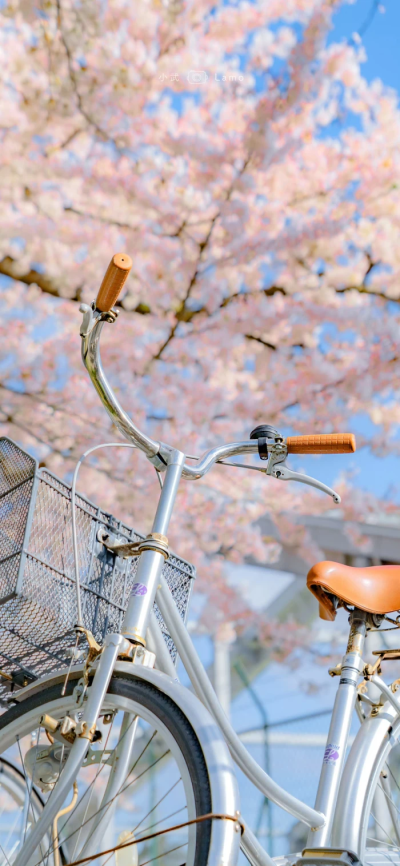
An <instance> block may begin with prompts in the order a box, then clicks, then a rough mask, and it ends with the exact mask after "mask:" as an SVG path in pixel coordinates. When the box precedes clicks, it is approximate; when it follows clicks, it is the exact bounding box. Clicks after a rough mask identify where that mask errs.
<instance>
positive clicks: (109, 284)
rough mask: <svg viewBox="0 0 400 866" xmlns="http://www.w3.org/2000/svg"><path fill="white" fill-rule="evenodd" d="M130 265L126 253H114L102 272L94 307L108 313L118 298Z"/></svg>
mask: <svg viewBox="0 0 400 866" xmlns="http://www.w3.org/2000/svg"><path fill="white" fill-rule="evenodd" d="M131 267H132V259H131V257H130V256H128V255H127V254H126V253H116V254H115V256H113V257H112V259H111V262H110V264H109V266H108V268H107V270H106V272H105V274H104V277H103V282H102V284H101V286H100V288H99V292H98V295H97V298H96V308H97V309H98V310H100V311H101V312H102V313H108V312H109V310H111V309H112V307H113V306H114V304H115V302H116V301H117V300H118V298H119V296H120V294H121V292H122V289H123V288H124V285H125V282H126V280H127V277H128V275H129V271H130V269H131Z"/></svg>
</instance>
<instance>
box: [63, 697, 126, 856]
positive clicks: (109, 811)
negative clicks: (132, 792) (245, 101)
mask: <svg viewBox="0 0 400 866" xmlns="http://www.w3.org/2000/svg"><path fill="white" fill-rule="evenodd" d="M137 724H138V716H132V715H131V714H130V713H124V716H123V720H122V725H121V731H120V736H119V741H118V743H117V746H116V748H115V751H114V761H113V765H112V767H111V770H110V773H109V777H108V781H107V786H106V790H105V791H104V796H103V799H102V802H101V806H100V807H99V809H98V811H97V812H96V814H95V815H94V817H93V820H92V821H90V822H89V828H88V830H87V833H86V835H87V837H88V838H87V841H86V843H85V844H84V845H83V847H82V849H81V850H80V851H79V854H78V855H77V856H78V857H79V859H80V858H81V857H92V856H95V855H96V853H97V852H98V849H99V847H100V848H101V839H104V835H105V833H106V831H107V827H108V826H109V825H110V821H111V820H112V818H113V816H114V813H115V809H116V807H117V803H118V794H119V793H120V791H121V789H122V788H123V785H124V782H125V780H126V778H127V777H128V774H129V771H130V769H131V766H132V764H133V760H132V752H133V748H134V745H135V736H136V728H137ZM100 824H101V835H100V836H99V835H98V834H97V830H98V829H99V827H100Z"/></svg>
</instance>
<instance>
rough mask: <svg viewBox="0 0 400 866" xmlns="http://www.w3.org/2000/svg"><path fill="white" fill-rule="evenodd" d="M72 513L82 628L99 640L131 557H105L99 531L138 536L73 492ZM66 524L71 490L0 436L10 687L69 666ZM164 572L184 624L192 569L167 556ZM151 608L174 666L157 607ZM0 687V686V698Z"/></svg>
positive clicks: (4, 655)
mask: <svg viewBox="0 0 400 866" xmlns="http://www.w3.org/2000/svg"><path fill="white" fill-rule="evenodd" d="M5 454H6V456H5V457H4V455H5ZM17 464H18V465H17ZM23 464H24V469H22V468H21V467H22V466H23ZM13 466H14V477H13ZM4 467H6V470H7V471H6V470H5V469H4ZM5 476H7V477H5ZM14 482H15V483H14ZM28 498H29V504H28ZM75 515H76V524H77V537H78V545H79V562H80V590H81V603H82V611H83V619H84V624H85V626H86V627H87V628H88V629H89V630H90V631H91V632H92V633H93V634H94V636H95V638H96V640H98V641H99V643H102V641H103V640H104V637H105V635H106V634H107V633H108V632H110V631H119V630H120V627H121V624H122V619H123V616H124V613H125V610H126V606H127V602H128V599H129V595H130V593H131V592H132V588H133V587H134V579H135V573H136V569H137V564H138V560H137V558H134V559H132V558H130V559H122V558H121V557H118V556H116V555H115V553H113V552H112V551H110V550H107V548H106V547H105V546H104V545H103V544H102V543H101V541H99V540H98V537H97V536H98V529H99V528H100V527H103V528H105V529H106V530H107V532H108V533H110V534H112V535H113V536H117V537H118V538H120V539H121V541H124V542H125V541H128V542H132V541H140V540H142V539H143V538H144V536H143V535H142V534H140V533H138V532H137V531H136V530H134V529H132V528H131V527H129V526H128V525H127V524H126V523H124V522H122V521H120V520H118V519H117V518H115V517H114V516H113V515H112V514H109V513H108V512H106V511H104V510H103V509H101V507H100V506H97V505H96V504H95V503H93V502H92V501H91V500H90V499H88V498H87V497H85V496H82V494H80V493H76V495H75ZM2 517H3V520H2V519H1V518H2ZM71 517H72V514H71V486H70V485H69V484H67V483H66V482H65V481H63V480H61V479H60V478H58V477H57V476H56V475H54V474H53V473H52V472H49V471H48V470H47V469H46V468H39V466H38V463H37V461H36V460H35V459H34V458H33V457H32V456H31V455H29V454H28V453H27V452H25V451H23V450H22V449H21V448H20V447H19V446H18V445H17V443H15V442H13V441H12V440H10V439H7V438H5V437H4V438H0V668H1V669H2V670H3V672H4V673H5V674H7V675H8V676H11V681H10V680H8V681H6V682H7V683H8V684H9V685H8V689H9V688H10V682H11V686H12V687H15V686H20V685H23V684H24V682H26V681H28V682H29V681H30V680H31V679H34V678H36V677H37V676H40V675H42V674H43V673H48V672H50V671H51V670H53V669H55V668H58V667H62V666H63V665H65V664H68V663H69V661H70V656H71V647H72V644H73V643H74V637H75V635H74V625H75V623H76V606H77V605H76V580H75V571H74V556H73V541H72V519H71ZM5 552H6V555H3V554H4V553H5ZM7 552H8V553H7ZM17 564H18V571H16V567H17ZM163 573H164V576H165V578H166V580H167V583H168V585H169V587H170V590H171V593H172V596H173V597H174V600H175V603H176V605H177V607H178V610H179V612H180V614H181V617H182V619H183V620H185V619H186V615H187V609H188V604H189V598H190V592H191V588H192V582H193V578H194V577H195V569H194V567H193V566H192V565H191V564H190V563H188V562H187V561H186V560H183V559H181V558H179V557H177V556H176V555H175V554H174V553H170V555H169V557H168V559H167V560H166V562H165V563H164V567H163ZM154 611H155V614H156V617H157V620H158V623H159V625H160V627H161V630H162V633H163V636H164V639H165V641H166V644H167V647H168V650H169V652H170V655H171V657H172V660H173V662H174V663H176V659H177V652H176V648H175V645H174V643H173V640H172V638H171V637H170V635H169V633H168V629H167V627H166V625H165V623H164V621H163V619H162V617H161V614H160V611H159V610H158V608H157V605H156V604H155V605H154ZM21 641H22V644H23V647H25V648H26V651H25V650H24V649H23V648H22V647H21ZM30 661H32V663H29V662H30ZM6 690H7V685H6V684H4V681H3V682H0V701H1V700H2V698H3V699H4V692H5V691H6Z"/></svg>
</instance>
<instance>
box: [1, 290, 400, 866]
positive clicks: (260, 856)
mask: <svg viewBox="0 0 400 866" xmlns="http://www.w3.org/2000/svg"><path fill="white" fill-rule="evenodd" d="M81 309H82V311H83V313H84V319H83V326H82V329H81V335H82V357H83V361H84V364H85V366H86V368H87V370H88V372H89V374H90V377H91V379H92V382H93V384H94V385H95V387H96V390H97V391H98V393H99V396H100V398H101V400H102V402H103V404H104V406H105V407H106V409H107V411H108V412H109V414H110V416H111V418H112V420H113V422H114V423H115V424H116V425H117V427H118V428H119V429H120V430H121V432H122V433H123V435H124V436H125V437H126V439H128V441H130V442H131V443H132V444H133V445H136V446H137V447H138V448H140V449H141V450H143V451H144V452H145V454H146V456H147V457H148V459H149V460H150V462H151V463H152V464H153V465H154V466H155V468H156V469H157V471H158V472H159V473H164V481H163V484H162V487H161V492H160V497H159V502H158V506H157V510H156V515H155V518H154V522H153V526H152V533H151V536H149V538H152V539H153V540H154V538H156V539H157V538H158V539H164V541H161V542H160V544H161V547H159V549H157V543H156V544H154V546H153V548H152V549H144V550H143V551H142V552H141V555H140V559H139V564H138V570H137V575H136V581H137V583H140V584H141V585H142V594H141V595H135V596H131V598H130V601H129V604H128V607H127V611H126V614H125V617H124V621H123V625H122V629H121V634H120V635H119V634H118V635H113V634H111V635H108V636H107V637H106V639H105V643H104V648H103V651H102V654H101V656H100V658H99V660H98V661H97V662H96V663H95V665H94V671H95V675H94V678H93V682H92V685H91V687H90V689H89V690H88V699H87V702H86V704H85V707H84V720H83V721H82V722H81V725H80V733H79V736H77V737H76V739H75V741H74V743H73V745H72V748H71V751H70V754H69V757H68V759H67V761H66V764H65V767H64V770H63V772H62V774H61V777H60V780H59V781H58V783H57V785H56V787H55V788H54V791H53V793H52V795H51V797H50V798H49V800H48V802H47V804H46V806H45V808H44V810H43V813H42V815H41V817H40V819H39V820H38V822H37V823H36V824H35V826H34V828H33V830H32V831H31V832H30V834H29V836H28V837H27V839H26V841H25V843H24V846H23V848H22V850H21V852H20V854H19V856H18V857H17V859H16V861H15V866H26V864H27V863H28V861H29V859H30V857H31V856H32V854H33V852H34V851H35V849H36V848H37V846H38V844H39V842H40V840H41V838H42V837H43V835H44V834H45V833H46V830H47V829H48V827H49V826H50V824H51V822H52V820H53V819H54V816H55V815H56V814H57V812H58V811H59V809H60V808H61V806H62V804H63V802H64V800H65V798H66V796H67V794H68V792H69V790H70V789H71V787H72V783H73V781H74V779H75V778H76V776H77V773H78V772H79V769H80V767H81V765H82V763H83V761H84V758H85V755H86V753H87V749H88V746H89V744H90V741H91V736H92V733H93V731H94V730H95V728H96V722H97V719H98V715H99V712H100V709H101V706H102V703H103V701H104V697H105V694H106V692H107V688H108V685H109V682H110V679H111V676H112V674H113V672H114V671H116V670H120V669H121V670H127V671H130V672H132V670H133V669H134V671H135V675H137V676H139V677H142V678H144V679H147V680H148V681H149V682H153V683H155V684H156V685H157V687H158V688H160V689H161V690H162V691H164V692H165V693H167V694H168V695H169V696H170V697H171V698H172V699H173V700H174V701H175V702H176V703H177V705H178V706H180V707H181V708H182V710H183V712H184V713H185V715H186V716H187V718H188V719H189V721H190V723H191V724H192V726H193V728H194V729H195V731H196V733H197V735H198V737H199V741H200V744H201V746H202V749H203V753H204V756H205V760H206V763H207V767H208V771H209V777H210V785H211V794H212V808H213V812H215V813H217V812H218V813H220V814H225V815H231V816H236V817H237V816H238V815H239V813H240V806H239V799H238V792H237V785H236V780H235V776H234V772H233V768H232V764H231V761H230V758H229V753H228V750H227V747H228V748H229V752H230V754H231V756H232V758H233V759H234V761H235V762H236V764H237V765H238V766H239V767H240V769H241V770H242V771H243V772H244V773H245V774H246V775H247V777H248V778H249V779H250V780H251V782H252V783H253V784H254V785H255V786H256V787H257V788H258V789H259V790H260V791H261V792H262V794H263V795H264V796H266V797H268V798H269V799H270V800H272V801H273V802H274V803H276V804H278V805H279V806H281V807H282V808H283V809H284V810H286V811H287V812H289V813H290V814H291V815H293V816H294V817H295V818H297V819H298V820H300V821H302V822H304V823H305V824H306V825H308V827H309V828H310V830H309V838H308V844H307V847H308V849H320V848H321V847H325V848H326V847H329V846H332V847H335V846H337V845H338V844H339V843H340V847H341V848H343V849H346V850H354V851H355V853H358V852H357V850H356V846H357V838H356V832H355V829H354V822H355V820H356V819H357V815H358V814H359V813H360V810H361V808H362V803H363V801H364V797H365V789H364V788H363V786H362V785H360V784H359V781H360V779H359V764H358V762H357V754H358V753H360V751H361V752H362V753H363V754H364V755H366V754H367V753H368V749H369V746H370V743H371V742H372V741H373V739H374V737H375V738H376V737H377V734H376V730H377V728H376V727H375V728H374V725H373V724H369V726H366V732H363V734H362V742H361V747H360V746H359V740H358V739H357V738H356V741H355V744H354V745H353V747H352V750H351V752H350V755H349V758H348V760H347V763H346V771H345V774H344V776H343V769H344V766H345V759H346V750H347V745H348V738H349V730H350V724H351V719H352V714H353V711H354V707H355V702H356V698H357V692H356V687H357V683H358V680H359V677H360V673H361V670H362V667H363V662H362V652H363V646H364V638H365V631H366V614H365V612H363V611H361V610H355V611H354V612H353V614H352V615H351V629H350V636H349V642H348V646H347V651H346V653H345V655H344V658H343V661H342V666H341V673H340V679H339V686H338V691H337V695H336V700H335V705H334V709H333V712H332V718H331V723H330V729H329V734H328V739H327V748H326V750H325V755H324V759H323V764H322V770H321V776H320V781H319V786H318V792H317V797H316V803H315V808H311V807H310V806H308V805H307V804H305V803H303V802H302V801H301V800H299V799H297V798H296V797H294V796H293V795H292V794H290V793H289V792H288V791H286V790H285V789H283V788H282V787H280V786H279V785H278V784H277V783H276V782H274V780H273V779H272V778H271V777H270V776H269V775H268V774H267V773H266V772H265V771H264V770H263V769H262V768H261V767H260V766H259V765H258V764H257V762H256V761H255V760H254V759H253V758H252V757H251V755H250V754H249V752H248V751H247V749H246V748H245V746H244V745H243V743H242V742H241V741H240V739H239V738H238V736H237V734H236V733H235V731H234V730H233V728H232V727H231V725H230V723H229V721H228V719H227V717H226V716H225V714H224V712H223V710H222V708H221V706H220V704H219V702H218V699H217V697H216V694H215V692H214V690H213V688H212V685H211V683H210V681H209V679H208V676H207V673H206V671H205V669H204V667H203V665H202V663H201V661H200V659H199V657H198V655H197V653H196V651H195V648H194V646H193V643H192V641H191V639H190V636H189V634H188V632H187V630H186V627H185V625H184V623H183V621H182V619H181V617H180V615H179V613H178V611H177V608H176V606H175V603H174V601H173V599H172V596H171V593H170V591H169V589H168V586H167V584H166V582H165V580H164V578H163V576H162V574H161V569H162V565H163V562H164V556H165V545H166V543H167V538H166V537H167V533H168V527H169V522H170V518H171V514H172V512H173V507H174V504H175V499H176V494H177V491H178V488H179V484H180V482H181V480H182V479H183V478H185V479H189V480H190V479H191V480H196V479H199V478H201V477H202V476H203V475H205V474H206V472H207V471H208V470H209V469H210V468H211V467H212V465H213V464H214V463H215V462H217V461H222V460H223V458H225V459H226V458H227V457H230V456H233V455H237V454H249V453H257V451H258V443H257V441H256V440H249V441H245V442H238V443H233V444H230V445H226V446H220V447H218V448H214V449H212V450H211V451H208V452H207V453H206V454H205V455H204V456H203V458H202V459H201V460H199V461H198V462H197V463H196V465H195V466H194V467H193V466H189V465H188V464H187V463H186V462H185V454H184V453H183V452H181V451H179V450H177V449H172V448H170V447H169V446H167V445H165V444H164V443H159V442H156V441H154V440H152V439H151V438H149V437H147V436H146V435H145V434H143V433H142V432H141V431H140V430H138V428H136V427H135V425H134V424H133V422H132V421H131V420H130V418H129V417H128V416H127V415H126V413H125V412H124V411H123V409H122V407H121V406H120V405H119V403H118V401H117V399H116V397H115V395H114V394H113V391H112V389H111V387H110V385H109V383H108V382H107V380H106V377H105V375H104V372H103V369H102V366H101V361H100V353H99V340H100V333H101V329H102V327H103V318H104V317H103V316H102V315H101V314H100V313H98V311H96V310H95V308H94V307H92V308H91V307H88V306H86V305H82V308H81ZM249 468H251V467H249ZM285 469H287V468H286V467H285ZM264 471H265V470H264ZM287 472H288V473H289V475H288V474H287V473H285V474H283V473H282V474H283V479H282V480H286V479H287V478H288V477H289V476H290V475H291V476H292V477H293V476H297V477H296V480H304V481H305V483H313V486H316V487H319V488H320V489H322V490H324V491H325V492H328V493H329V494H330V495H332V496H336V494H335V493H334V491H332V490H330V488H327V487H326V486H324V485H322V484H320V482H317V481H315V479H308V478H307V476H299V475H298V473H290V470H287ZM270 474H273V472H270ZM278 477H279V476H278ZM77 581H78V575H77ZM156 598H157V604H158V606H159V608H160V611H161V614H162V616H163V618H164V620H165V622H166V625H167V627H168V630H169V633H170V635H171V637H172V639H173V641H174V643H175V645H176V647H177V650H178V653H179V655H180V657H181V660H182V662H183V664H184V667H185V669H186V671H187V673H188V675H189V677H190V680H191V682H192V685H193V688H194V691H195V693H196V695H197V698H196V697H195V696H194V695H192V694H191V693H190V692H189V691H188V690H187V689H184V688H183V687H182V686H181V685H180V684H179V683H178V682H177V677H176V670H175V667H174V665H173V663H172V661H171V658H170V655H169V653H168V650H167V648H166V645H165V643H164V640H163V638H162V635H161V632H160V629H159V626H158V624H157V622H156V620H155V617H154V614H153V604H154V601H155V599H156ZM146 642H147V646H148V648H149V649H150V650H152V651H154V652H155V654H156V662H157V668H158V670H157V671H153V670H151V669H150V668H147V667H144V666H143V665H141V664H137V663H136V664H135V663H133V662H132V661H121V656H124V655H125V656H126V655H127V649H132V644H135V645H139V646H140V645H142V646H144V645H146ZM62 675H63V672H62V671H61V672H60V679H61V677H62ZM78 675H79V668H78V669H75V668H74V677H76V676H78ZM50 677H51V675H49V677H45V678H43V679H42V680H41V681H40V682H39V683H38V682H35V683H33V684H31V685H30V686H27V687H26V688H25V689H23V690H22V691H21V692H19V693H18V700H22V699H24V698H25V696H26V695H27V694H29V693H32V692H33V691H36V690H37V689H39V688H42V687H43V686H44V685H45V683H46V680H47V679H49V678H50ZM53 679H54V674H53ZM374 682H375V684H376V685H378V687H379V688H380V689H381V691H382V694H383V695H384V697H385V700H388V701H389V705H390V709H391V713H390V719H391V720H392V719H393V716H396V714H398V713H399V712H400V705H399V703H398V701H397V699H396V698H395V696H394V695H393V694H392V693H391V692H390V690H389V689H388V687H387V686H385V683H383V681H382V680H380V678H379V677H375V678H374ZM388 692H389V694H388ZM382 724H384V722H383V721H382V720H380V725H381V726H382ZM129 748H130V745H129V741H128V742H127V744H126V745H125V746H124V747H123V748H122V751H121V754H120V755H119V757H120V766H121V767H122V768H124V767H125V770H126V768H127V767H128V766H129ZM372 751H374V750H373V749H372ZM123 775H124V770H123V769H122V770H120V772H119V777H118V779H117V780H114V782H113V783H112V784H113V785H114V787H113V788H112V796H114V794H115V791H117V790H118V786H119V785H121V784H122V783H123V778H122V777H123ZM342 778H345V790H343V788H342V790H340V785H341V781H342ZM114 789H115V790H114ZM349 792H351V798H352V799H351V802H350V800H349ZM344 801H345V802H346V804H347V812H346V810H345V809H344V808H343V802H344ZM338 803H340V805H339V806H337V804H338ZM101 815H102V810H101V809H100V819H99V821H98V824H97V829H99V827H100V825H101V823H102V821H103V820H106V819H105V818H104V819H103V818H102V817H101ZM238 846H239V837H238V833H237V826H236V827H235V825H234V823H233V822H232V821H217V822H213V827H212V842H211V849H210V857H209V864H210V866H221V864H226V866H228V864H232V866H233V864H234V863H235V862H236V858H237V854H238ZM241 846H242V849H243V851H244V853H245V854H246V856H247V857H248V859H249V860H250V862H251V863H252V864H254V866H272V864H273V861H272V859H271V858H270V857H269V855H268V854H267V853H266V852H265V851H264V850H263V848H262V847H261V845H260V844H259V842H258V840H257V839H256V838H255V836H254V835H253V833H252V832H251V831H250V829H249V828H248V827H247V826H246V825H245V832H244V834H243V836H242V839H241ZM81 854H83V855H85V854H86V850H85V849H84V851H82V852H81Z"/></svg>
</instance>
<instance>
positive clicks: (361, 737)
mask: <svg viewBox="0 0 400 866" xmlns="http://www.w3.org/2000/svg"><path fill="white" fill-rule="evenodd" d="M395 718H396V710H395V709H394V708H393V707H392V706H391V705H390V704H389V703H387V704H385V706H384V707H383V708H382V710H381V711H380V713H379V715H377V716H369V717H368V718H367V719H365V721H363V723H362V725H361V727H360V730H359V731H358V733H357V735H356V737H355V739H354V742H353V745H352V747H351V749H350V752H349V755H348V758H347V761H346V764H345V767H344V771H343V776H342V780H341V783H340V788H339V793H338V798H337V806H336V811H335V817H334V821H333V827H332V840H331V846H332V847H333V848H343V849H345V850H346V851H353V852H354V853H355V854H357V855H358V856H359V857H360V858H361V857H362V854H363V852H362V850H361V848H362V840H363V836H364V830H365V824H366V822H367V821H368V816H369V812H370V806H371V801H372V796H373V790H372V782H373V778H374V772H375V770H376V766H377V761H378V758H379V757H380V755H381V749H382V746H383V744H384V743H385V742H387V744H388V746H389V745H390V744H391V739H392V738H391V732H392V727H393V723H394V720H395ZM394 744H395V740H394V739H393V742H392V745H394Z"/></svg>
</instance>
